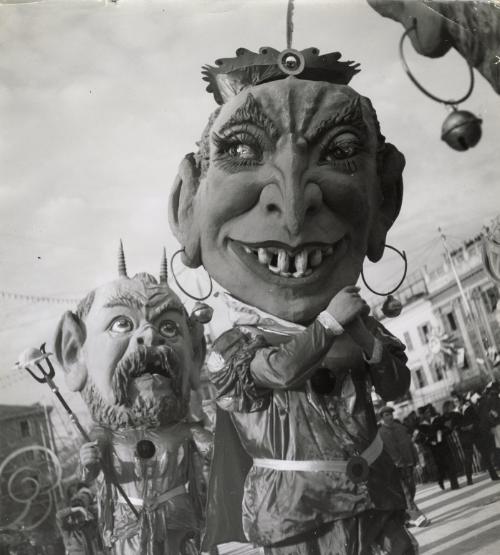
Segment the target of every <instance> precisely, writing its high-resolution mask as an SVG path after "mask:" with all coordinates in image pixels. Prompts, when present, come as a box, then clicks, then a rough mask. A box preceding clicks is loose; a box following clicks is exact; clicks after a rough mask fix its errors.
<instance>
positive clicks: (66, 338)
mask: <svg viewBox="0 0 500 555" xmlns="http://www.w3.org/2000/svg"><path fill="white" fill-rule="evenodd" d="M85 338H86V331H85V324H84V323H83V322H82V321H81V320H80V318H79V317H78V316H76V315H75V314H73V313H72V312H70V311H67V312H65V313H64V314H63V316H62V318H61V320H60V321H59V324H58V326H57V330H56V336H55V339H54V354H55V355H56V359H57V362H58V363H59V364H60V365H61V367H62V368H63V370H64V373H65V379H66V385H67V386H68V389H69V390H70V391H81V390H82V389H83V387H84V385H85V382H86V381H87V367H86V365H85V362H84V360H83V356H82V347H83V344H84V343H85Z"/></svg>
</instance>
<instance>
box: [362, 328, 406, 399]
mask: <svg viewBox="0 0 500 555" xmlns="http://www.w3.org/2000/svg"><path fill="white" fill-rule="evenodd" d="M367 327H368V329H369V330H370V331H371V332H372V333H373V335H374V337H375V344H374V349H373V354H372V357H371V359H369V360H366V362H367V363H368V367H369V372H370V375H371V379H372V383H373V385H374V386H375V391H376V392H377V393H378V394H379V395H380V396H381V397H382V399H383V400H384V401H393V400H394V399H397V398H398V397H400V396H401V395H404V394H405V393H406V392H407V391H408V388H409V387H410V370H409V369H408V367H407V366H406V362H407V361H408V357H407V356H406V354H405V346H404V344H403V343H401V341H399V339H397V338H396V337H394V336H393V335H392V334H391V333H389V331H388V330H387V329H386V328H384V326H382V325H381V324H379V323H378V322H376V320H374V319H373V318H369V319H368V321H367Z"/></svg>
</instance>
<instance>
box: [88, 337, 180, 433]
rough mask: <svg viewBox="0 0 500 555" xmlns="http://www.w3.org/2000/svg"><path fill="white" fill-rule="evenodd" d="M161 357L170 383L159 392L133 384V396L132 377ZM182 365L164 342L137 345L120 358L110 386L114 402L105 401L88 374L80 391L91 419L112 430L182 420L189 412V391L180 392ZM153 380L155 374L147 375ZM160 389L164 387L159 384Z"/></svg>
mask: <svg viewBox="0 0 500 555" xmlns="http://www.w3.org/2000/svg"><path fill="white" fill-rule="evenodd" d="M153 360H154V361H157V360H159V361H161V366H162V367H163V368H164V369H166V370H167V371H168V372H169V374H170V376H171V382H170V387H169V388H167V391H165V392H163V393H162V394H159V395H153V396H151V395H147V393H148V392H146V395H141V391H140V387H139V388H137V387H136V388H135V395H134V398H133V399H131V398H130V396H131V389H132V388H131V385H132V382H133V380H135V379H136V378H140V377H141V376H150V375H149V374H147V373H145V368H146V367H147V366H148V364H151V363H152V362H153ZM181 372H182V368H181V365H180V363H179V361H178V359H177V358H176V356H175V353H174V352H173V351H172V350H171V349H170V348H168V347H166V346H160V347H152V348H151V347H149V348H148V347H145V346H143V345H139V346H138V348H137V350H136V351H135V352H134V353H132V354H131V355H129V356H127V357H126V358H123V359H122V360H120V362H119V363H118V364H117V366H116V369H115V373H114V374H113V379H112V389H113V392H114V395H115V399H116V403H115V404H110V403H109V402H108V401H106V400H105V399H104V398H103V396H102V394H101V392H100V391H99V389H98V387H97V386H96V384H95V383H94V381H93V380H92V379H91V378H90V376H89V377H88V378H87V382H86V384H85V386H84V388H83V390H82V392H81V395H82V398H83V400H84V402H85V404H86V405H87V408H88V410H89V412H90V415H91V417H92V419H93V420H94V422H96V423H97V424H99V425H101V426H104V427H106V428H110V429H112V430H118V429H124V428H138V427H147V428H154V427H158V426H164V425H166V424H170V423H173V422H178V421H179V420H182V419H183V418H184V417H185V416H186V415H187V412H188V408H189V395H188V394H187V395H184V394H183V388H182V374H181ZM150 377H151V379H152V380H157V381H161V380H164V379H165V378H162V377H160V376H158V375H156V374H154V375H152V376H150ZM162 389H163V388H162Z"/></svg>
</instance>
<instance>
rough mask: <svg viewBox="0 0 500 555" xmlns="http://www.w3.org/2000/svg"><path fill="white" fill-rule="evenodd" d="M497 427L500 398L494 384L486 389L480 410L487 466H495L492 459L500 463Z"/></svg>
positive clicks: (482, 439) (480, 425) (480, 429)
mask: <svg viewBox="0 0 500 555" xmlns="http://www.w3.org/2000/svg"><path fill="white" fill-rule="evenodd" d="M497 426H500V398H499V397H498V386H497V385H496V383H493V384H490V385H489V386H488V387H487V388H486V391H485V396H484V399H483V400H482V402H481V405H480V408H479V431H480V437H481V442H482V444H483V453H484V455H483V457H484V458H485V459H486V460H485V462H484V464H485V465H486V464H488V465H490V464H493V463H492V459H494V458H495V459H496V463H497V464H499V463H500V460H499V457H498V451H497V448H499V447H500V437H498V438H497V437H496V436H497V434H498V436H500V433H498V430H497V429H496V428H497ZM497 441H498V444H497V443H496V442H497ZM490 475H491V474H490ZM492 479H494V478H492Z"/></svg>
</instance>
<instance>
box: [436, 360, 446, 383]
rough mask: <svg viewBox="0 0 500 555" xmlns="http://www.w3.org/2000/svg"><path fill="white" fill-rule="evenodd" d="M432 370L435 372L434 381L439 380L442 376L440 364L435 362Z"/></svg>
mask: <svg viewBox="0 0 500 555" xmlns="http://www.w3.org/2000/svg"><path fill="white" fill-rule="evenodd" d="M434 371H435V372H436V381H437V382H440V381H441V380H442V379H443V378H444V375H443V367H442V366H441V364H436V365H435V366H434Z"/></svg>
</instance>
